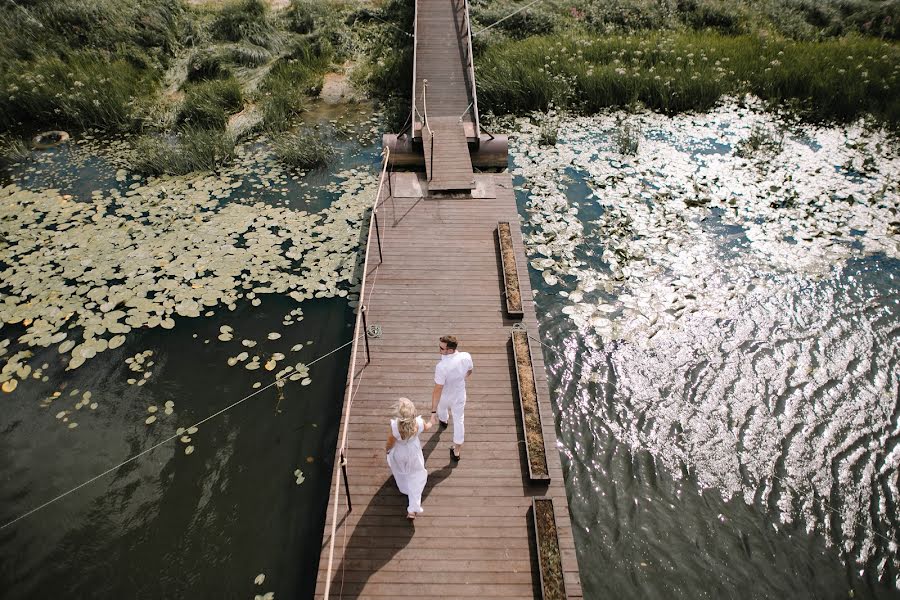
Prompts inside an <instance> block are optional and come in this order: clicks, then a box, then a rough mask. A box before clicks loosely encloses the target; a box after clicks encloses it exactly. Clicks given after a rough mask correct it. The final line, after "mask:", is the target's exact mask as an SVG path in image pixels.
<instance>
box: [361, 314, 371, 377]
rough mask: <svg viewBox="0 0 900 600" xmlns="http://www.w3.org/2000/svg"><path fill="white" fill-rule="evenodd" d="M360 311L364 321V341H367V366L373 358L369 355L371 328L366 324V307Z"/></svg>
mask: <svg viewBox="0 0 900 600" xmlns="http://www.w3.org/2000/svg"><path fill="white" fill-rule="evenodd" d="M360 310H361V311H362V319H363V339H365V340H366V364H369V363H370V362H372V357H371V356H370V355H369V326H368V325H367V324H366V307H365V306H363V307H361V308H360Z"/></svg>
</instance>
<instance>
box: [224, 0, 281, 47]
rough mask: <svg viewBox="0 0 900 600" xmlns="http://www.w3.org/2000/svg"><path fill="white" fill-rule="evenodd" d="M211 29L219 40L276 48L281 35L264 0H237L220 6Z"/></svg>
mask: <svg viewBox="0 0 900 600" xmlns="http://www.w3.org/2000/svg"><path fill="white" fill-rule="evenodd" d="M210 32H211V33H212V36H213V38H214V39H216V40H220V41H225V42H249V43H251V44H254V45H256V46H262V47H263V48H268V49H270V50H271V49H275V48H277V47H278V45H279V44H280V42H281V36H280V35H279V32H278V30H277V28H276V27H275V24H274V22H273V20H272V18H271V15H270V14H269V8H268V6H267V5H266V4H265V2H263V1H262V0H236V1H234V2H229V3H228V4H225V5H224V6H223V7H222V8H221V9H219V10H218V12H217V15H216V17H215V20H214V21H213V23H212V26H211V27H210Z"/></svg>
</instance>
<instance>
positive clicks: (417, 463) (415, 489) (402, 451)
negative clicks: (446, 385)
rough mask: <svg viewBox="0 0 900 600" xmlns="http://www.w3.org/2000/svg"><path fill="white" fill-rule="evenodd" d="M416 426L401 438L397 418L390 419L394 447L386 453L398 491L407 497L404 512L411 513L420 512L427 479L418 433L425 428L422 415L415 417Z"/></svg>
mask: <svg viewBox="0 0 900 600" xmlns="http://www.w3.org/2000/svg"><path fill="white" fill-rule="evenodd" d="M416 426H417V428H416V433H415V434H414V435H412V436H410V437H409V438H407V439H405V440H403V439H400V430H399V429H398V428H397V419H391V433H392V434H393V436H394V447H393V448H392V449H391V451H390V453H388V455H387V462H388V466H389V467H390V468H391V473H393V475H394V481H396V482H397V487H398V488H400V493H402V494H406V495H407V497H408V498H409V506H407V508H406V512H411V513H420V512H422V490H424V489H425V481H426V480H427V479H428V471H426V470H425V457H424V456H422V444H421V442H419V434H420V433H422V432H423V431H424V430H425V422H424V421H423V420H422V417H416Z"/></svg>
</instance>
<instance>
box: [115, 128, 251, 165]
mask: <svg viewBox="0 0 900 600" xmlns="http://www.w3.org/2000/svg"><path fill="white" fill-rule="evenodd" d="M135 147H136V152H135V153H134V160H133V161H132V168H133V169H134V170H135V171H136V172H138V173H143V174H146V175H163V174H165V175H184V174H186V173H192V172H194V171H209V170H212V169H215V168H216V167H218V166H220V165H222V164H225V163H228V162H230V161H231V160H232V159H233V158H234V140H233V139H232V138H231V136H229V135H228V134H226V133H224V132H222V131H216V130H210V129H207V128H186V129H183V130H182V131H180V132H179V133H178V134H176V135H174V136H160V135H145V136H142V137H141V138H139V139H138V140H137V142H136V143H135Z"/></svg>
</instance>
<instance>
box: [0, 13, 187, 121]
mask: <svg viewBox="0 0 900 600" xmlns="http://www.w3.org/2000/svg"><path fill="white" fill-rule="evenodd" d="M184 22H185V19H184V11H183V9H182V8H181V4H180V3H179V2H178V0H92V1H91V2H84V1H81V0H32V1H30V2H5V3H0V37H2V39H3V44H0V128H2V129H4V130H9V129H22V130H26V129H31V130H33V129H35V128H41V129H47V128H54V127H57V128H59V127H65V128H83V127H89V126H92V127H103V128H109V129H124V128H128V127H131V126H132V125H133V124H134V123H135V119H136V117H137V115H136V107H138V106H139V104H140V100H141V99H142V98H144V97H146V96H147V95H148V94H151V93H152V90H153V89H154V88H155V87H156V85H157V84H158V81H159V79H160V76H161V73H162V70H163V69H164V68H165V67H166V66H168V64H169V62H170V61H171V58H172V56H173V55H174V52H175V50H176V48H177V47H178V44H179V41H178V40H179V38H180V36H181V35H182V34H183V33H184V31H185V27H184Z"/></svg>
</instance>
